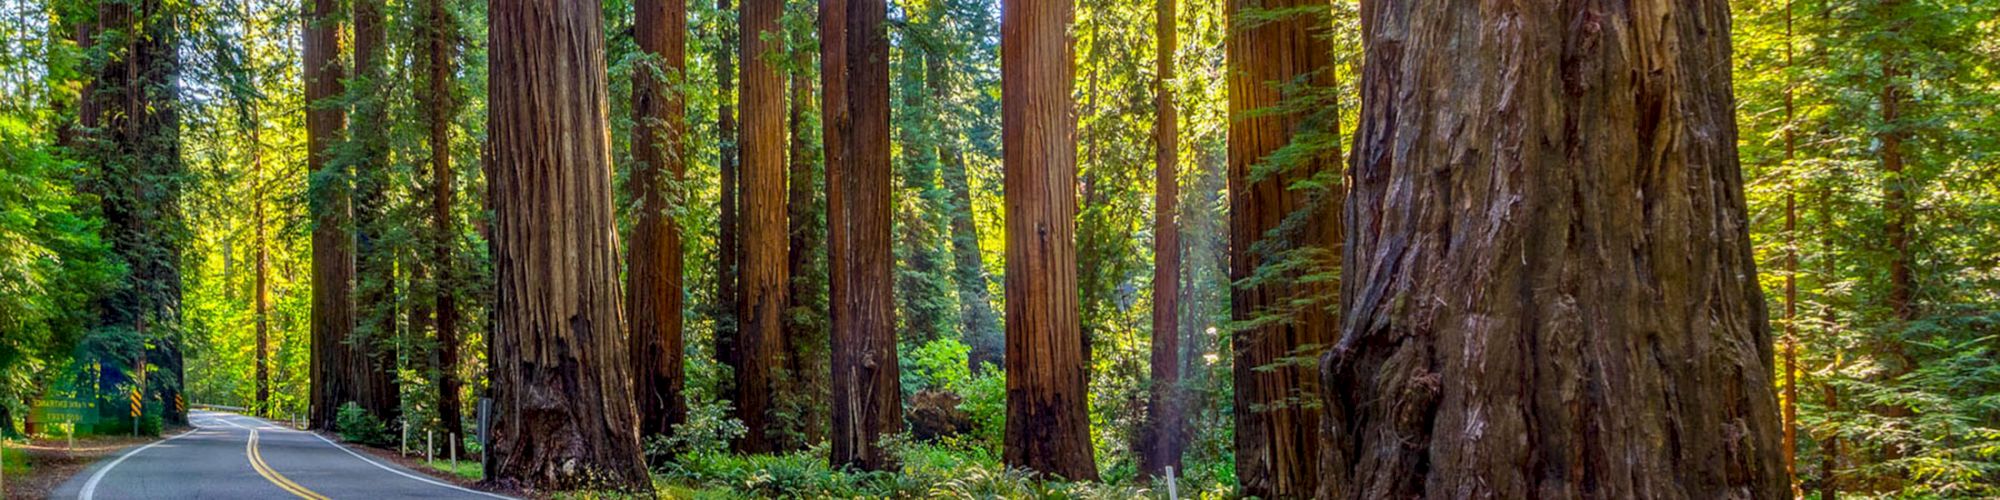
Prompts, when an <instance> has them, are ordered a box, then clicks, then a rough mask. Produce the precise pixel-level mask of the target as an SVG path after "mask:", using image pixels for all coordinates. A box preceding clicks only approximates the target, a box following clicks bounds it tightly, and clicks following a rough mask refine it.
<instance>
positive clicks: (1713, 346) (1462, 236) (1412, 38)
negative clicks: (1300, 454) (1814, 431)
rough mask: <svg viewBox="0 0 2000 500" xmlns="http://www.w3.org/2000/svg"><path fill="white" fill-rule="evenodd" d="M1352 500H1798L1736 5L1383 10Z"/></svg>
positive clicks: (1356, 287)
mask: <svg viewBox="0 0 2000 500" xmlns="http://www.w3.org/2000/svg"><path fill="white" fill-rule="evenodd" d="M1362 23H1363V29H1364V35H1365V38H1364V40H1365V46H1366V47H1367V53H1366V57H1367V59H1366V61H1365V68H1366V70H1365V73H1364V74H1363V76H1362V97H1363V102H1364V103H1365V104H1364V106H1363V109H1362V112H1361V120H1362V121H1361V123H1360V128H1359V134H1360V136H1359V138H1358V140H1357V141H1355V144H1356V150H1355V162H1354V165H1353V171H1352V175H1351V178H1352V183H1351V186H1352V189H1351V191H1350V194H1349V196H1350V197H1349V199H1348V203H1347V220H1348V227H1349V228H1351V229H1353V231H1352V232H1350V233H1349V240H1348V245H1347V248H1346V252H1345V254H1344V255H1343V257H1344V263H1345V267H1344V270H1345V273H1344V274H1345V277H1344V279H1343V282H1344V289H1343V291H1344V292H1345V293H1343V294H1342V299H1341V300H1342V305H1343V309H1342V311H1343V314H1344V317H1343V323H1342V328H1341V334H1342V336H1341V339H1340V341H1339V343H1338V344H1337V345H1336V346H1335V348H1334V350H1333V351H1332V352H1331V353H1329V354H1328V356H1327V358H1326V360H1325V367H1326V372H1325V374H1326V376H1327V380H1326V386H1327V387H1328V389H1329V390H1330V391H1332V394H1331V395H1330V400H1329V401H1328V424H1329V425H1328V429H1329V439H1330V441H1329V443H1330V444H1329V447H1330V448H1331V453H1329V454H1328V463H1326V464H1325V465H1324V470H1325V475H1324V483H1323V484H1324V485H1325V486H1326V488H1325V489H1324V490H1323V491H1322V494H1323V495H1322V496H1325V497H1337V498H1381V497H1394V498H1412V497H1427V498H1482V497H1498V498H1530V497H1581V498H1653V497H1659V498H1780V497H1784V496H1785V495H1786V487H1785V485H1786V482H1785V478H1784V477H1783V474H1784V466H1783V464H1782V460H1781V457H1780V455H1779V449H1778V448H1779V443H1778V436H1779V432H1778V411H1777V399H1776V398H1775V397H1774V396H1773V393H1772V380H1771V377H1772V374H1773V367H1772V352H1771V351H1772V339H1771V335H1770V330H1769V325H1768V324H1767V323H1766V321H1765V319H1766V318H1765V311H1764V304H1763V297H1762V295H1761V290H1760V289H1759V288H1758V285H1757V283H1756V281H1755V280H1756V276H1757V272H1756V269H1755V265H1754V264H1753V262H1752V260H1751V251H1750V240H1749V230H1748V227H1747V223H1746V220H1745V218H1746V214H1745V208H1744V198H1743V190H1742V187H1743V184H1742V183H1743V179H1742V174H1741V171H1740V170H1739V167H1738V165H1737V157H1736V149H1735V148H1736V124H1735V117H1734V114H1733V111H1734V110H1733V104H1734V103H1733V98H1732V97H1731V88H1730V75H1729V71H1728V69H1727V68H1729V67H1730V63H1729V57H1730V56H1729V47H1730V45H1729V27H1730V24H1729V6H1728V4H1727V3H1726V2H1722V1H1718V0H1705V1H1696V2H1679V3H1673V4H1664V3H1661V4H1631V5H1623V4H1602V5H1600V4H1588V5H1584V4H1576V5H1571V4H1557V3H1533V2H1529V3H1522V4H1509V5H1496V4H1481V3H1428V2H1415V1H1409V0H1397V1H1382V2H1373V3H1369V4H1365V5H1364V6H1363V12H1362Z"/></svg>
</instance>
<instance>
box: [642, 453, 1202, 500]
mask: <svg viewBox="0 0 2000 500" xmlns="http://www.w3.org/2000/svg"><path fill="white" fill-rule="evenodd" d="M892 449H894V450H896V453H897V454H898V456H899V457H901V461H902V467H901V468H900V469H899V470H896V471H893V472H856V471H845V470H836V469H833V468H831V467H829V466H828V465H827V460H826V458H827V457H826V449H825V448H824V447H821V448H816V449H813V450H807V451H800V452H793V453H788V454H782V455H759V456H747V457H746V456H739V455H730V454H722V453H703V454H697V455H692V456H689V457H687V458H686V459H685V460H683V461H681V462H679V463H677V464H674V465H672V466H670V467H669V468H668V469H666V470H664V471H663V472H662V473H661V474H659V475H658V476H657V477H656V478H655V482H656V483H657V484H658V485H659V486H660V489H661V491H662V492H664V493H665V494H666V496H668V497H671V498H714V499H725V498H728V499H733V498H1036V499H1058V498H1165V497H1166V492H1165V491H1164V490H1157V489H1155V488H1153V487H1150V486H1148V485H1141V484H1136V483H1130V482H1126V483H1117V484H1109V483H1065V482H1051V481H1043V480H1040V479H1038V478H1036V477H1035V476H1033V475H1030V474H1028V473H1025V472H1022V471H1018V470H1008V469H1006V468H1004V467H1002V466H1001V465H1000V462H999V457H998V455H997V454H993V453H987V452H980V451H969V452H968V451H966V450H962V449H956V448H951V447H941V446H934V445H922V444H913V443H909V442H897V443H894V446H893V448H892ZM1181 493H1182V495H1183V496H1185V497H1190V498H1209V497H1221V494H1220V491H1219V490H1213V489H1205V488H1201V487H1197V485H1193V484H1185V483H1184V484H1182V487H1181Z"/></svg>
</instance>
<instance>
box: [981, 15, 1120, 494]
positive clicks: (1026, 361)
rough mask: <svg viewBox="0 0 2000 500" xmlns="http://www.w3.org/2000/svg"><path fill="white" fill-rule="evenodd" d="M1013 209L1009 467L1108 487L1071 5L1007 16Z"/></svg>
mask: <svg viewBox="0 0 2000 500" xmlns="http://www.w3.org/2000/svg"><path fill="white" fill-rule="evenodd" d="M1000 12H1001V13H1000V17H1001V21H1000V47H1001V49H1000V53H1001V59H1000V73H1001V94H1000V95H1001V108H1002V110H1001V129H1002V132H1001V140H1002V150H1003V152H1004V155H1005V159H1004V164H1005V168H1006V174H1005V179H1004V180H1003V184H1004V185H1005V189H1006V204H1007V210H1006V212H1007V214H1006V215H1007V277H1006V282H1007V353H1006V363H1007V368H1006V369H1007V430H1006V445H1005V452H1004V453H1003V455H1004V458H1005V461H1006V463H1007V465H1008V466H1009V467H1020V468H1024V469H1028V470H1032V471H1036V472H1041V473H1044V474H1052V475H1055V476H1060V477H1063V478H1066V479H1070V480H1079V481H1081V480H1095V479H1097V462H1096V460H1095V457H1094V456H1093V455H1092V452H1091V447H1090V416H1089V415H1090V412H1089V401H1088V398H1087V394H1086V393H1085V387H1084V370H1085V367H1084V356H1083V333H1082V331H1081V328H1080V326H1079V325H1078V318H1077V290H1076V142H1075V138H1076V121H1075V118H1074V116H1073V114H1072V112H1073V111H1074V109H1072V108H1073V107H1074V106H1073V104H1072V103H1071V101H1070V88H1071V86H1072V82H1071V81H1070V80H1071V79H1072V78H1073V77H1074V76H1075V74H1076V66H1075V61H1074V59H1075V57H1074V54H1072V53H1071V50H1070V43H1069V36H1068V32H1069V25H1070V22H1071V20H1072V19H1073V18H1074V15H1075V6H1074V4H1073V3H1072V1H1071V0H1018V1H1009V2H1006V3H1004V4H1002V6H1001V11H1000Z"/></svg>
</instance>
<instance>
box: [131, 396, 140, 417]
mask: <svg viewBox="0 0 2000 500" xmlns="http://www.w3.org/2000/svg"><path fill="white" fill-rule="evenodd" d="M132 418H139V390H138V389H133V390H132Z"/></svg>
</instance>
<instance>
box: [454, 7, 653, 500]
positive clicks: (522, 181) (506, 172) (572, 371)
mask: <svg viewBox="0 0 2000 500" xmlns="http://www.w3.org/2000/svg"><path fill="white" fill-rule="evenodd" d="M488 23H489V24H488V26H487V29H488V36H489V38H490V39H491V40H492V52H491V53H492V79H491V82H492V84H491V85H490V88H489V89H488V92H489V93H490V94H489V95H490V96H491V99H492V101H491V102H492V104H491V110H492V111H491V112H490V115H489V118H488V127H489V130H491V131H492V143H491V148H492V154H493V164H492V167H491V168H492V172H493V178H492V183H493V193H494V195H495V196H493V213H494V228H493V245H494V249H495V251H494V254H493V261H494V272H495V278H496V280H497V281H498V283H499V285H498V300H497V302H496V305H495V307H494V316H495V323H494V329H493V333H492V338H491V340H490V344H491V345H490V353H489V355H488V359H489V360H490V363H491V364H492V367H493V368H492V377H493V378H492V384H493V404H494V412H495V414H496V415H497V417H498V418H497V419H496V420H497V422H496V423H495V425H494V426H493V432H492V439H493V445H492V447H491V448H490V449H489V450H488V452H489V453H492V454H493V457H492V459H491V462H492V464H493V467H492V468H491V469H489V470H488V474H489V476H488V477H490V478H492V479H493V480H496V481H500V482H503V483H506V482H519V483H525V484H524V485H526V486H529V487H533V488H537V489H549V490H556V489H569V488H580V487H597V486H613V487H618V488H627V489H633V490H641V491H643V490H648V489H650V487H651V480H650V479H649V478H648V477H647V475H646V468H645V460H644V458H643V457H642V456H641V454H640V451H639V433H638V429H639V422H638V413H637V411H636V409H635V405H634V404H633V403H632V384H631V376H632V372H631V369H630V366H629V365H630V359H631V358H630V357H629V356H630V355H631V353H630V352H629V351H627V350H626V347H627V344H626V338H625V335H626V330H625V324H624V322H623V318H622V317H621V315H620V311H619V307H620V299H621V297H620V293H619V289H618V260H617V259H618V253H617V252H618V250H617V247H618V241H617V228H616V223H615V222H614V221H613V218H612V205H613V201H612V191H611V151H610V140H609V135H610V118H609V116H608V115H607V114H606V113H607V111H606V110H607V105H606V103H605V101H606V99H607V97H606V91H605V72H604V71H605V67H604V39H603V28H602V23H603V15H602V13H601V11H600V10H599V6H598V4H597V3H595V2H569V1H563V0H496V1H495V2H493V6H492V9H491V14H490V17H489V20H488Z"/></svg>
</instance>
